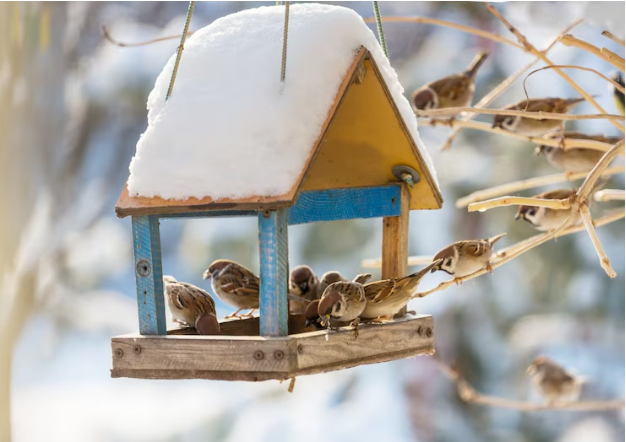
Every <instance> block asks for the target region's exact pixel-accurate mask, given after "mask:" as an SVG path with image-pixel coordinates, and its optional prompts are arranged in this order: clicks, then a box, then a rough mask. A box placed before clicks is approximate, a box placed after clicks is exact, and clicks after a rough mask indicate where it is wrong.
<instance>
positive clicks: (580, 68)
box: [524, 64, 626, 97]
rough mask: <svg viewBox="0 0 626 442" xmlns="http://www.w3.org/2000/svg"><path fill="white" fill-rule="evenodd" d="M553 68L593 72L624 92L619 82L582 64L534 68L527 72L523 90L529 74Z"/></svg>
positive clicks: (624, 89)
mask: <svg viewBox="0 0 626 442" xmlns="http://www.w3.org/2000/svg"><path fill="white" fill-rule="evenodd" d="M555 68H556V69H578V70H581V71H587V72H593V73H594V74H596V75H598V76H599V77H602V78H603V79H605V80H606V81H608V82H609V83H611V86H613V87H614V88H616V89H617V90H618V91H620V92H621V93H622V94H623V93H626V88H624V86H622V85H621V84H619V83H618V82H616V81H613V80H611V79H610V78H609V77H607V76H606V75H604V74H602V73H601V72H598V71H597V70H595V69H591V68H586V67H583V66H576V65H573V64H555V65H554V66H544V67H542V68H539V69H535V70H534V71H532V72H531V73H530V74H528V75H527V76H526V78H525V79H524V92H526V80H528V77H530V76H531V75H533V74H534V73H536V72H540V71H544V70H546V69H555ZM526 96H527V97H528V94H526Z"/></svg>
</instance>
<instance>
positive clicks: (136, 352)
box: [133, 345, 141, 355]
mask: <svg viewBox="0 0 626 442" xmlns="http://www.w3.org/2000/svg"><path fill="white" fill-rule="evenodd" d="M133 353H135V354H136V355H138V354H139V353H141V347H140V346H139V345H135V346H133Z"/></svg>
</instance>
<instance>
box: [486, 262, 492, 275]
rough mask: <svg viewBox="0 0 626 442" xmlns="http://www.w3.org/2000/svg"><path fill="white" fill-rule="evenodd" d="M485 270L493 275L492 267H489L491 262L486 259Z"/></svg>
mask: <svg viewBox="0 0 626 442" xmlns="http://www.w3.org/2000/svg"><path fill="white" fill-rule="evenodd" d="M486 268H487V271H488V272H489V273H491V274H492V275H493V267H491V263H490V262H489V261H487V267H486Z"/></svg>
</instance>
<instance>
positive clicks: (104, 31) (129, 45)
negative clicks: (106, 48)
mask: <svg viewBox="0 0 626 442" xmlns="http://www.w3.org/2000/svg"><path fill="white" fill-rule="evenodd" d="M193 33H194V31H189V32H187V37H189V36H190V35H192V34H193ZM102 34H103V35H104V38H105V39H106V40H108V41H109V42H110V43H112V44H114V45H115V46H119V47H121V48H133V47H137V46H147V45H151V44H153V43H159V42H162V41H167V40H174V39H179V38H180V36H181V34H178V35H168V36H167V37H160V38H155V39H154V40H147V41H142V42H138V43H124V42H121V41H118V40H115V39H114V38H113V37H111V34H109V31H108V29H107V28H106V27H105V26H102Z"/></svg>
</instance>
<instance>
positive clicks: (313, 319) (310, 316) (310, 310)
mask: <svg viewBox="0 0 626 442" xmlns="http://www.w3.org/2000/svg"><path fill="white" fill-rule="evenodd" d="M319 304H320V300H319V299H316V300H315V301H313V302H310V303H309V305H307V306H306V308H305V309H304V319H305V323H304V325H305V327H310V326H312V327H315V328H317V329H318V330H323V329H324V328H325V327H324V325H323V324H322V318H321V317H320V314H319V312H318V307H319ZM348 325H350V322H349V321H348V322H342V321H335V320H331V321H330V327H331V328H339V327H345V326H348Z"/></svg>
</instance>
